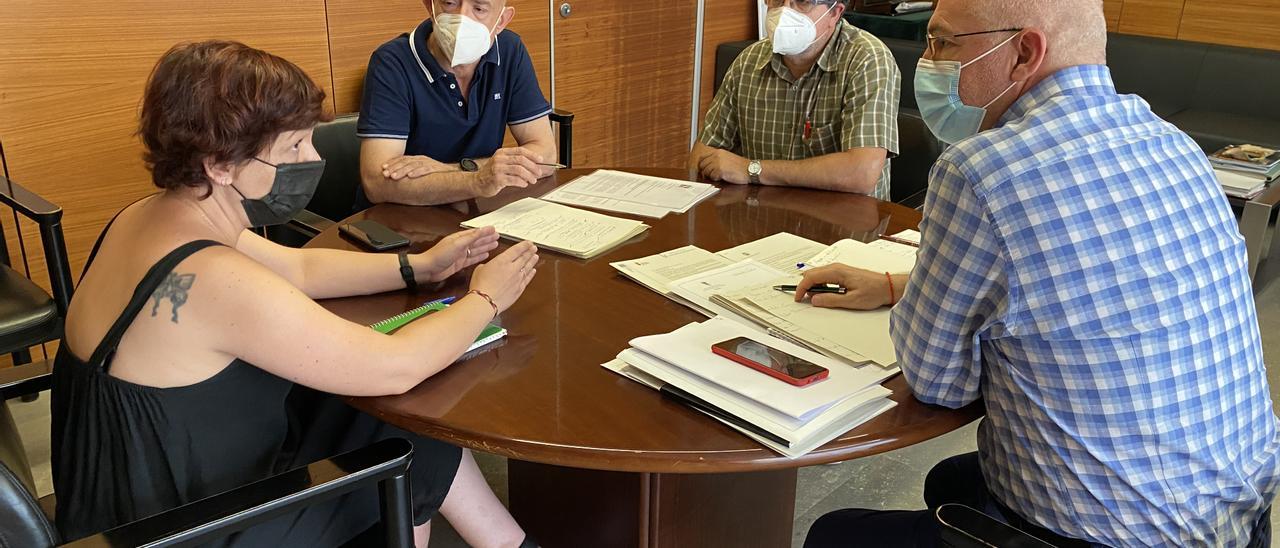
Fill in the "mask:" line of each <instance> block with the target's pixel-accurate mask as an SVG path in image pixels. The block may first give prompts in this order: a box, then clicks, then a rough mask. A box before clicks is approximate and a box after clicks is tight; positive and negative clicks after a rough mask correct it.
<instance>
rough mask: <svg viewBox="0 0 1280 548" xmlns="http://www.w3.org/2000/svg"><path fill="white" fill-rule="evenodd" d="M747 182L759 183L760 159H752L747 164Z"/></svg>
mask: <svg viewBox="0 0 1280 548" xmlns="http://www.w3.org/2000/svg"><path fill="white" fill-rule="evenodd" d="M747 182H748V183H751V184H753V185H758V184H760V160H752V161H751V163H748V164H747Z"/></svg>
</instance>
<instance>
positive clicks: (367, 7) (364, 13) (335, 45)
mask: <svg viewBox="0 0 1280 548" xmlns="http://www.w3.org/2000/svg"><path fill="white" fill-rule="evenodd" d="M325 4H326V5H327V7H328V20H329V57H330V58H331V59H332V60H333V99H334V103H335V104H336V105H337V106H336V107H335V108H336V111H337V112H338V113H341V114H346V113H349V112H356V111H359V110H360V93H361V90H362V89H364V72H365V68H366V67H368V66H369V56H370V55H371V54H373V50H375V49H378V46H380V45H382V44H383V43H384V42H386V41H387V40H390V39H392V38H395V37H396V36H399V35H400V34H402V33H406V32H409V31H411V30H413V29H414V27H416V26H417V25H418V23H421V22H422V20H423V19H426V18H427V17H429V16H430V13H429V12H428V11H427V8H426V7H425V6H424V5H423V3H422V2H421V1H419V0H381V1H379V2H369V1H368V0H327V1H326V2H325Z"/></svg>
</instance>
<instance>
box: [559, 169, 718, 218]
mask: <svg viewBox="0 0 1280 548" xmlns="http://www.w3.org/2000/svg"><path fill="white" fill-rule="evenodd" d="M719 191H720V190H719V189H717V188H716V187H715V186H713V185H709V184H705V183H695V182H691V181H680V180H676V179H664V178H661V177H650V176H648V175H637V174H635V173H627V172H625V171H613V170H607V169H601V170H596V171H593V172H591V173H590V174H588V175H584V176H582V177H578V178H577V179H574V180H573V181H570V182H569V183H566V184H563V185H560V186H559V187H557V188H556V189H555V190H552V191H551V192H548V193H547V194H546V195H544V196H543V197H542V199H543V200H548V201H552V202H557V203H561V204H566V205H574V206H580V207H589V208H592V209H603V210H606V211H616V212H619V213H627V214H631V215H640V216H644V217H653V218H655V219H661V218H662V217H664V216H666V214H668V213H673V212H674V213H685V212H687V211H689V210H690V209H692V208H693V206H695V205H698V203H700V202H702V201H703V200H705V199H707V198H710V197H711V196H714V195H715V193H716V192H719Z"/></svg>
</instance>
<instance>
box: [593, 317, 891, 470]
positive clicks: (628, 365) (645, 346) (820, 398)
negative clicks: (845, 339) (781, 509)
mask: <svg viewBox="0 0 1280 548" xmlns="http://www.w3.org/2000/svg"><path fill="white" fill-rule="evenodd" d="M736 337H747V338H750V339H753V340H756V341H757V342H760V343H762V344H765V345H768V346H771V347H773V348H776V349H778V350H781V351H783V352H786V353H788V354H791V355H793V356H796V357H798V358H801V359H805V360H808V361H811V362H813V363H815V364H817V365H819V366H822V367H825V368H827V370H828V371H829V375H828V377H827V378H826V379H824V380H821V381H818V382H815V383H813V384H810V385H807V386H803V387H798V386H793V385H791V384H788V383H785V382H783V381H780V380H778V379H775V378H773V377H770V376H768V375H765V374H763V373H760V372H758V371H755V370H753V369H750V368H748V367H746V366H743V365H741V364H738V363H735V362H733V361H732V360H729V359H727V358H724V357H721V356H718V355H716V354H715V353H713V352H712V351H711V347H712V345H714V344H716V343H719V342H723V341H726V340H729V339H733V338H736ZM631 346H632V347H631V348H629V349H627V350H624V351H623V352H622V353H620V354H618V357H617V359H615V360H613V361H610V362H608V363H605V364H603V366H604V367H605V368H607V369H610V370H612V371H615V372H617V373H619V374H622V375H624V376H627V377H629V378H631V379H633V380H636V381H637V382H641V383H643V384H645V385H648V386H650V387H653V388H655V389H663V388H664V386H667V385H669V386H672V387H675V388H677V389H679V390H678V392H679V393H681V394H683V395H684V397H685V398H686V399H687V398H688V397H689V396H692V397H693V398H696V400H700V402H698V403H699V405H697V406H696V407H695V408H696V409H698V410H699V411H702V412H704V413H706V414H708V415H709V416H711V417H713V418H715V419H716V420H719V421H721V422H723V423H725V424H727V425H729V426H730V427H732V428H734V429H736V430H738V431H740V432H742V433H743V434H746V435H747V436H749V437H751V438H753V439H755V440H757V441H759V442H760V443H762V444H764V445H765V446H767V447H770V448H772V449H773V450H775V451H777V452H778V453H780V454H783V455H786V456H788V457H791V458H797V457H800V456H802V455H804V454H806V453H808V452H810V451H813V450H814V449H817V448H818V447H820V446H822V445H823V444H825V443H827V442H829V441H831V440H833V439H835V438H837V437H839V436H840V435H841V434H843V433H845V432H847V431H849V430H850V429H853V428H856V427H857V426H859V425H861V424H863V423H865V422H867V421H869V420H871V419H872V418H874V417H876V416H878V415H880V414H881V413H884V412H885V411H888V410H889V409H891V408H893V406H894V405H896V404H895V402H893V401H892V400H890V399H889V396H890V395H891V394H892V393H891V392H890V391H889V390H888V389H886V388H884V387H882V386H880V383H881V382H884V380H886V379H888V378H889V377H891V376H892V375H893V374H894V373H895V372H894V371H889V370H886V369H882V368H878V367H853V366H850V365H848V364H844V363H840V362H837V361H835V360H832V359H830V358H827V357H826V356H822V355H820V354H817V353H815V352H812V351H809V350H807V349H805V348H802V347H800V346H797V345H793V344H790V343H787V342H785V341H779V340H775V339H770V338H769V337H767V336H763V335H760V334H759V333H757V332H755V331H753V330H751V329H749V328H747V327H746V326H744V325H743V324H740V323H737V322H734V321H730V320H727V319H723V318H717V319H711V320H707V321H705V322H702V323H692V324H689V325H686V326H684V327H682V328H680V329H677V330H676V331H674V332H671V333H669V334H665V335H654V336H649V337H640V338H637V339H634V340H632V341H631ZM664 392H667V393H671V392H669V391H667V390H664ZM686 403H690V402H686Z"/></svg>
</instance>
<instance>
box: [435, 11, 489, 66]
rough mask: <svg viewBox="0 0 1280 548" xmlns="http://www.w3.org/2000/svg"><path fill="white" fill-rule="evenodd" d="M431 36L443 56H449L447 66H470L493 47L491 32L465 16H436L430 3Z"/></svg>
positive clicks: (444, 14) (450, 14) (448, 14)
mask: <svg viewBox="0 0 1280 548" xmlns="http://www.w3.org/2000/svg"><path fill="white" fill-rule="evenodd" d="M431 21H432V22H431V35H432V36H434V37H435V39H436V43H437V44H439V45H440V49H442V50H444V54H445V55H447V56H449V66H452V67H456V66H458V65H470V64H471V63H474V62H476V61H479V60H480V58H481V57H484V54H486V53H488V52H489V48H490V47H492V46H493V30H492V29H490V28H489V27H486V26H484V23H481V22H479V21H476V20H475V19H472V18H470V17H467V16H465V15H461V14H456V13H441V14H440V15H436V8H435V2H432V3H431Z"/></svg>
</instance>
